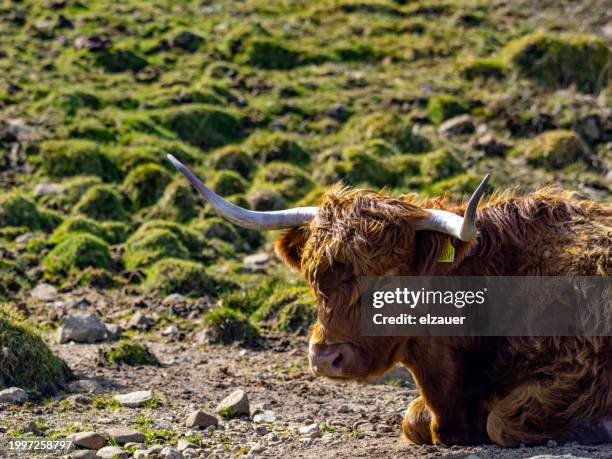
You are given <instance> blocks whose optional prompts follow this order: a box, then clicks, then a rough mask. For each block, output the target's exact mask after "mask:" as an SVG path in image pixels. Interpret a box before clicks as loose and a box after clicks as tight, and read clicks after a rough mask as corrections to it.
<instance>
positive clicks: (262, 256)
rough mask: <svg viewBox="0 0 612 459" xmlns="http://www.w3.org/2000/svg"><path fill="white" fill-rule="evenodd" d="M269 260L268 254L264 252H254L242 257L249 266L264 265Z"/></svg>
mask: <svg viewBox="0 0 612 459" xmlns="http://www.w3.org/2000/svg"><path fill="white" fill-rule="evenodd" d="M269 261H270V255H268V254H267V253H266V252H260V253H254V254H253V255H248V256H246V257H244V259H243V260H242V262H243V263H244V264H245V265H250V266H264V265H266V264H268V262H269Z"/></svg>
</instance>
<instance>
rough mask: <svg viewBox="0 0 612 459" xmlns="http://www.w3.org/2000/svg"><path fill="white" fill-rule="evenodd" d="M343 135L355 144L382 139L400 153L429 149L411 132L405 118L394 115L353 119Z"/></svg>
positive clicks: (427, 143) (410, 125)
mask: <svg viewBox="0 0 612 459" xmlns="http://www.w3.org/2000/svg"><path fill="white" fill-rule="evenodd" d="M343 134H344V136H345V138H346V139H347V140H349V141H352V143H356V144H357V143H362V142H365V141H368V140H372V139H383V140H385V141H386V142H388V143H389V144H390V145H392V146H393V147H395V148H397V149H398V150H399V151H402V152H420V151H425V150H427V149H428V148H429V142H428V141H427V140H426V139H425V138H423V137H422V136H420V135H418V134H415V133H414V132H413V130H412V124H411V123H410V122H409V121H408V120H407V119H406V118H405V117H403V116H401V115H397V114H394V113H382V112H380V113H372V114H370V115H366V116H362V117H353V118H351V120H350V121H349V122H348V123H347V125H346V127H345V128H344V130H343Z"/></svg>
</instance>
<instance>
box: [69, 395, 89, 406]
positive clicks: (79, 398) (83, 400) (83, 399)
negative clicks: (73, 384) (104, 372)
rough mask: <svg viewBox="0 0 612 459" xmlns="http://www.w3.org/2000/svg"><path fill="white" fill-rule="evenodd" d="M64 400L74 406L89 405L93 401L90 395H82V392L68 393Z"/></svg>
mask: <svg viewBox="0 0 612 459" xmlns="http://www.w3.org/2000/svg"><path fill="white" fill-rule="evenodd" d="M65 400H66V401H67V402H68V403H69V404H70V405H72V406H75V407H76V406H79V405H91V403H92V402H93V400H92V399H91V397H88V396H87V395H83V394H74V395H70V396H68V397H66V399H65Z"/></svg>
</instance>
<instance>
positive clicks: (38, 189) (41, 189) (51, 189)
mask: <svg viewBox="0 0 612 459" xmlns="http://www.w3.org/2000/svg"><path fill="white" fill-rule="evenodd" d="M62 191H63V188H62V186H61V185H60V184H59V183H39V184H38V185H36V186H35V187H34V197H35V198H40V197H42V196H51V195H57V194H61V192H62Z"/></svg>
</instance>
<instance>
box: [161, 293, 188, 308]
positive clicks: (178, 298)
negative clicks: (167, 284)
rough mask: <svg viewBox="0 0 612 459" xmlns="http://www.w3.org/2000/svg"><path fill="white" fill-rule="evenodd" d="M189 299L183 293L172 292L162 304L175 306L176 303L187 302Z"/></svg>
mask: <svg viewBox="0 0 612 459" xmlns="http://www.w3.org/2000/svg"><path fill="white" fill-rule="evenodd" d="M187 301H188V300H187V297H186V296H184V295H181V294H180V293H172V294H170V295H168V296H167V297H166V298H164V300H163V301H162V304H163V305H164V306H174V305H175V304H181V303H186V302H187Z"/></svg>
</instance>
